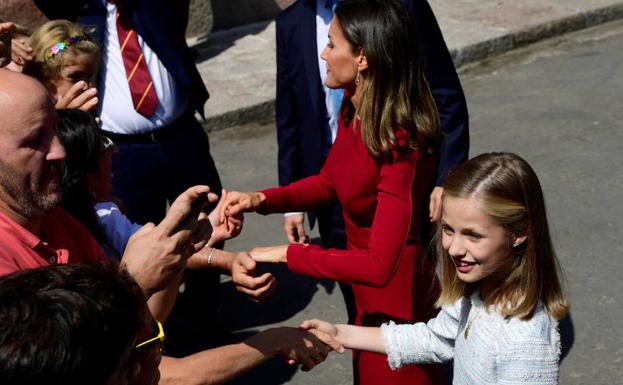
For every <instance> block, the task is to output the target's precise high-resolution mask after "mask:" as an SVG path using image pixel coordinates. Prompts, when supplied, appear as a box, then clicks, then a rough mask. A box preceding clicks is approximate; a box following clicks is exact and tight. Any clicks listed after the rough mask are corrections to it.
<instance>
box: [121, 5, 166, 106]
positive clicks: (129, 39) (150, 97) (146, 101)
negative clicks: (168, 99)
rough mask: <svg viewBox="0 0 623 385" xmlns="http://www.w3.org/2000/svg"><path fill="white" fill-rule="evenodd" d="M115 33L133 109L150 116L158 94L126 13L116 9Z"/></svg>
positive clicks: (156, 102)
mask: <svg viewBox="0 0 623 385" xmlns="http://www.w3.org/2000/svg"><path fill="white" fill-rule="evenodd" d="M117 35H118V36H119V47H120V48H121V57H122V58H123V66H124V67H125V73H126V77H127V79H128V85H129V86H130V93H131V94H132V102H133V103H134V109H135V110H136V112H138V113H139V114H141V115H143V116H145V117H146V118H149V117H151V116H152V115H153V114H154V111H156V107H158V96H157V95H156V91H155V90H154V87H153V83H152V81H151V76H150V75H149V70H148V69H147V63H146V62H145V58H144V57H143V51H142V50H141V47H140V45H139V43H138V37H137V35H136V31H135V30H134V27H133V26H132V21H131V20H130V18H129V17H128V15H125V14H122V13H119V11H118V10H117Z"/></svg>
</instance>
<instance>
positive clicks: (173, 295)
mask: <svg viewBox="0 0 623 385" xmlns="http://www.w3.org/2000/svg"><path fill="white" fill-rule="evenodd" d="M181 280H182V274H179V275H178V277H177V278H175V279H174V280H173V281H172V282H171V283H170V284H169V286H167V287H166V288H165V289H163V290H160V291H159V292H156V293H155V294H154V295H152V296H151V297H150V298H149V299H148V300H147V306H148V307H149V311H150V312H151V314H152V316H153V317H154V318H155V319H157V320H158V321H160V322H161V323H164V321H166V319H167V318H168V317H169V314H171V310H173V306H174V305H175V301H176V300H177V294H178V293H179V286H180V282H181Z"/></svg>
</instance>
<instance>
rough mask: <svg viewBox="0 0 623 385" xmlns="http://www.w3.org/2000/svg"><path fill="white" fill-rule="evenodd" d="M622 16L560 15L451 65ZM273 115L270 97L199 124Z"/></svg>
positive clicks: (212, 127) (621, 9) (619, 11)
mask: <svg viewBox="0 0 623 385" xmlns="http://www.w3.org/2000/svg"><path fill="white" fill-rule="evenodd" d="M622 18H623V2H621V3H619V4H614V5H610V6H607V7H603V8H597V9H593V10H590V11H586V12H582V13H579V14H576V15H571V16H568V17H563V18H560V19H557V20H553V21H550V22H546V23H543V24H539V25H535V26H533V27H530V28H527V29H525V30H519V31H512V32H510V33H508V34H507V35H503V36H499V37H495V38H493V39H489V40H485V41H482V42H479V43H476V44H471V45H468V46H465V47H463V48H458V49H452V50H451V51H450V54H451V56H452V60H453V62H454V65H455V66H456V67H457V69H458V68H459V67H461V66H463V65H465V64H468V63H472V62H475V61H478V60H482V59H485V58H488V57H491V56H495V55H500V54H502V53H505V52H508V51H510V50H513V49H516V48H519V47H523V46H526V45H528V44H532V43H535V42H537V41H540V40H544V39H547V38H551V37H555V36H559V35H562V34H565V33H569V32H574V31H579V30H581V29H585V28H589V27H593V26H596V25H599V24H603V23H606V22H609V21H613V20H617V19H622ZM242 28H244V27H242ZM274 116H275V100H274V99H271V100H268V101H266V102H262V103H258V104H256V105H253V106H248V107H243V108H239V109H234V110H231V111H227V112H225V113H223V114H220V115H215V116H211V117H208V118H207V119H206V120H204V121H203V122H202V124H203V128H204V129H205V130H206V132H210V131H217V130H222V129H226V128H229V127H234V126H239V125H243V124H249V123H252V122H256V121H260V122H262V121H268V120H271V119H273V118H274Z"/></svg>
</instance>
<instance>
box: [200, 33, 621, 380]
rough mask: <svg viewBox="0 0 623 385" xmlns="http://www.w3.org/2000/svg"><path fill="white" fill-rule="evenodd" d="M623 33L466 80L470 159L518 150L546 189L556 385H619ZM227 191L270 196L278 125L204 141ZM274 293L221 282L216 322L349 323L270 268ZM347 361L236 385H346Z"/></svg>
mask: <svg viewBox="0 0 623 385" xmlns="http://www.w3.org/2000/svg"><path fill="white" fill-rule="evenodd" d="M622 62H623V23H622V22H614V23H611V24H606V25H603V26H600V27H597V28H594V29H592V30H587V31H584V32H579V33H575V34H572V35H567V36H563V37H560V38H556V39H553V40H549V41H546V42H542V43H539V44H537V45H534V46H531V47H528V48H525V49H522V50H519V51H515V52H512V53H510V54H507V55H505V56H503V57H501V58H497V59H493V60H488V61H485V62H481V63H478V64H476V65H471V66H470V67H469V68H463V69H462V70H461V79H462V82H463V86H464V88H465V92H466V96H467V100H468V105H469V110H470V116H471V121H470V124H471V141H472V146H471V154H472V155H475V154H479V153H482V152H487V151H501V150H504V151H513V152H516V153H518V154H520V155H522V156H523V157H525V158H526V159H527V160H528V161H529V162H530V163H531V164H532V165H533V167H534V168H535V170H536V171H537V174H538V175H539V177H540V179H541V183H542V185H543V189H544V190H545V197H546V199H547V204H548V211H549V220H550V225H551V228H552V232H553V235H554V238H555V239H554V242H555V246H556V249H557V251H558V255H559V258H560V261H561V264H562V267H563V271H564V275H565V278H566V289H567V293H568V295H569V298H570V300H571V303H572V306H573V308H572V312H571V317H570V320H567V322H565V323H564V327H563V328H562V329H563V331H564V338H565V340H566V346H567V348H569V347H570V351H569V353H568V355H567V356H566V357H565V358H564V360H563V363H562V369H561V382H560V383H561V384H563V385H576V384H577V385H579V384H593V385H600V384H604V385H605V384H622V383H623V332H622V330H623V318H622V315H623V311H622V310H621V305H622V298H621V295H620V293H621V292H622V291H623V283H622V281H621V279H620V278H619V277H620V273H621V271H623V258H622V256H623V246H622V241H623V204H622V202H623V188H622V187H623V186H622V184H623V178H622V176H621V169H622V166H623V152H622V151H621V149H620V147H621V145H622V144H623V108H622V107H621V104H622V103H621V100H623V77H622V76H621V74H623V68H622V67H621V64H620V63H622ZM210 138H211V146H212V153H213V156H214V157H215V160H216V162H217V167H218V168H219V170H220V173H221V175H222V178H223V182H224V185H225V186H226V187H227V188H230V189H236V190H254V189H257V188H261V187H269V186H275V185H276V183H277V177H276V169H277V168H276V156H277V155H276V153H277V149H276V139H275V130H274V122H263V123H257V124H251V125H248V126H244V127H237V128H232V129H225V130H222V131H218V132H214V133H212V134H211V135H210ZM281 221H282V219H281V216H280V215H272V216H268V217H262V216H259V215H255V214H252V215H248V216H247V219H246V222H245V230H244V231H243V233H242V235H241V236H240V237H239V239H236V240H234V241H231V242H229V243H228V245H227V248H228V249H229V250H242V249H249V248H251V247H253V246H256V245H271V244H278V243H284V241H285V237H284V236H283V231H282V230H281ZM275 273H276V274H277V276H278V279H279V284H280V286H279V288H278V291H277V293H275V295H274V296H273V297H272V298H271V299H269V300H267V301H266V302H265V303H262V304H255V303H252V302H251V301H248V300H246V299H244V298H242V296H240V295H238V294H236V293H233V292H232V291H230V290H229V289H230V286H231V285H230V283H228V282H225V283H224V286H225V287H224V290H223V301H222V302H223V306H222V317H223V320H224V322H225V323H226V324H227V325H228V326H230V327H231V328H232V329H233V330H238V331H239V332H238V334H237V335H238V336H240V337H242V336H244V335H246V334H248V333H249V332H252V331H256V330H261V329H263V328H266V327H269V326H272V325H276V324H285V325H292V326H294V325H297V324H298V323H299V322H300V321H301V320H303V319H306V318H310V317H315V318H322V319H327V320H331V321H336V322H337V321H339V322H343V321H345V312H344V308H343V302H342V300H341V296H340V293H339V289H338V288H337V286H336V285H334V284H333V283H331V282H318V281H316V280H313V279H309V278H306V277H300V276H294V275H293V274H291V273H289V272H288V271H287V270H286V269H277V270H275ZM351 379H352V372H351V369H350V359H349V355H348V354H344V355H342V356H339V355H333V356H332V357H330V358H329V359H328V360H327V362H325V363H324V364H323V365H321V366H320V367H318V368H317V369H314V370H313V371H312V372H310V373H304V372H301V371H298V370H295V369H294V368H290V367H288V366H287V365H285V364H284V363H282V362H280V361H278V360H274V361H272V362H270V363H268V364H266V365H265V366H264V367H262V368H260V369H259V370H256V371H253V372H251V373H249V374H248V375H247V376H246V377H245V378H243V379H242V380H240V381H239V382H238V383H240V384H251V383H253V384H261V385H264V384H266V385H272V384H281V383H288V384H300V385H308V384H309V385H311V384H314V385H321V384H350V383H351Z"/></svg>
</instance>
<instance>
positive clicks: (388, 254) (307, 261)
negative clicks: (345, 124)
mask: <svg viewBox="0 0 623 385" xmlns="http://www.w3.org/2000/svg"><path fill="white" fill-rule="evenodd" d="M340 134H341V135H340V136H338V139H337V140H336V143H335V145H334V148H333V149H332V151H331V153H330V155H329V158H328V159H327V162H326V164H325V166H324V167H323V169H322V171H321V173H320V175H317V176H313V177H309V178H306V179H303V180H301V181H298V182H295V183H292V184H290V185H288V186H285V187H280V188H275V189H268V190H264V191H263V193H264V194H265V195H266V207H265V211H266V212H279V211H286V210H301V211H305V210H309V209H313V208H317V207H318V206H322V205H323V204H325V203H327V202H330V201H332V200H333V199H335V197H336V196H337V197H338V198H339V199H340V203H341V204H342V206H343V207H344V217H345V221H346V234H347V238H348V243H349V249H348V250H335V249H328V250H324V249H322V248H320V247H318V246H316V245H298V244H292V245H290V246H289V247H288V255H287V256H288V267H289V268H290V269H291V270H292V271H295V272H297V273H300V274H305V275H309V276H312V277H317V278H327V279H332V280H337V281H341V282H346V283H355V284H360V285H366V286H372V287H383V286H385V285H387V283H388V282H389V281H390V280H391V278H392V277H393V276H394V273H395V271H396V269H397V266H398V265H399V262H400V260H401V258H403V256H404V255H405V253H404V250H405V247H406V245H407V244H408V243H415V242H417V239H418V236H419V220H420V218H419V213H420V209H421V206H422V203H423V194H422V193H423V191H425V189H426V187H427V186H428V185H429V181H430V180H431V178H432V175H433V173H434V167H435V166H434V157H432V156H424V155H423V154H422V153H421V152H420V151H412V152H411V153H410V154H409V155H408V156H407V157H406V158H404V159H399V160H396V161H394V162H390V163H382V164H378V163H377V162H376V161H374V160H373V159H372V158H371V157H370V155H369V153H368V151H367V149H366V147H365V145H364V144H363V142H362V141H361V139H360V138H359V137H358V135H357V134H355V133H354V132H353V129H352V128H346V129H341V130H340ZM419 185H421V186H423V187H424V188H418V186H419ZM416 190H417V191H416ZM420 190H421V191H420ZM414 199H416V200H417V202H414ZM414 214H417V215H418V217H416V218H414Z"/></svg>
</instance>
